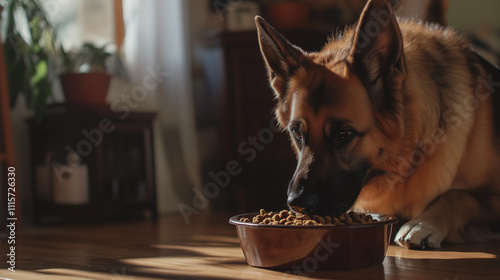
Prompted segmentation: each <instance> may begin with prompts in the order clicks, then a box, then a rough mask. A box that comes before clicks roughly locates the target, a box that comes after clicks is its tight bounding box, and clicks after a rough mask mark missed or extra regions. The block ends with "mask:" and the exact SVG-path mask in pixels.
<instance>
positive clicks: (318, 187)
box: [255, 1, 406, 214]
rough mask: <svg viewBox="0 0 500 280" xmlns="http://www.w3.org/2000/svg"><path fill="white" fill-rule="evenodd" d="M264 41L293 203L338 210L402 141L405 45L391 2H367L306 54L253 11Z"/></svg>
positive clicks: (385, 165) (387, 163) (380, 168)
mask: <svg viewBox="0 0 500 280" xmlns="http://www.w3.org/2000/svg"><path fill="white" fill-rule="evenodd" d="M255 20H256V23H257V29H258V35H259V42H260V48H261V52H262V55H263V57H264V59H265V62H266V65H267V70H268V75H269V80H270V84H271V87H272V88H273V90H274V92H275V97H276V100H277V107H276V112H275V113H276V118H277V119H278V122H279V124H280V126H281V127H282V128H283V129H284V130H286V131H288V133H289V135H290V138H291V142H292V146H293V149H294V150H295V153H296V155H297V159H298V165H297V168H296V171H295V174H294V176H293V178H292V180H291V182H290V185H289V188H288V204H289V206H290V207H291V208H292V209H293V210H295V211H300V212H312V213H318V214H337V213H340V212H344V211H346V210H347V209H349V208H350V207H351V206H352V205H353V203H354V202H355V200H356V199H357V197H358V195H359V193H360V191H361V188H362V187H363V186H364V185H365V184H366V183H367V182H368V181H370V180H371V179H373V177H376V176H381V175H380V174H381V173H383V172H384V171H387V169H388V168H389V167H390V166H392V163H391V162H393V161H395V159H396V158H397V154H398V147H397V146H398V143H401V141H402V139H401V138H402V132H403V131H402V130H403V127H402V121H401V115H402V112H401V111H402V109H401V103H402V100H401V98H402V97H401V96H402V95H401V90H402V86H403V82H404V79H405V76H406V70H405V62H404V54H403V43H402V37H401V32H400V30H399V27H398V24H397V22H396V19H395V17H394V15H393V13H392V11H391V8H390V6H389V4H388V3H387V2H386V1H369V2H368V3H367V5H366V7H365V9H364V11H363V13H362V15H361V17H360V20H359V22H358V24H357V25H356V26H355V27H354V28H352V29H347V30H345V32H344V34H343V35H342V36H337V37H336V38H333V39H332V40H331V42H329V43H328V44H327V45H326V46H325V47H324V48H323V49H322V50H321V51H320V52H318V53H305V52H304V51H302V50H301V49H300V48H298V47H296V46H294V45H292V44H290V43H289V42H288V41H287V40H286V39H284V38H283V36H282V35H281V34H279V33H278V32H276V31H275V30H274V29H273V28H272V27H271V26H269V25H268V24H267V23H266V22H265V21H264V20H263V19H262V18H260V17H256V19H255Z"/></svg>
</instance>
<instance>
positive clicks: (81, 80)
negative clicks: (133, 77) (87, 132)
mask: <svg viewBox="0 0 500 280" xmlns="http://www.w3.org/2000/svg"><path fill="white" fill-rule="evenodd" d="M106 47H107V45H104V46H101V47H97V46H95V45H94V44H93V43H84V44H83V45H82V46H81V47H80V48H79V49H78V50H76V51H73V52H69V53H67V52H65V51H64V48H63V47H62V46H61V54H62V58H63V65H64V70H63V73H62V74H61V75H60V78H61V85H62V88H63V92H64V95H65V97H66V103H71V104H75V103H76V104H87V105H106V104H107V103H106V95H107V93H108V89H109V84H110V81H111V74H112V73H116V74H119V75H122V76H123V75H124V74H123V73H125V71H124V67H123V64H122V62H121V59H120V57H119V56H118V55H117V54H115V53H111V52H108V51H106Z"/></svg>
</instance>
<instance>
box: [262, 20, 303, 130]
mask: <svg viewBox="0 0 500 280" xmlns="http://www.w3.org/2000/svg"><path fill="white" fill-rule="evenodd" d="M255 24H256V25H257V31H258V35H259V45H260V51H261V52H262V56H263V57H264V60H265V61H266V65H267V73H268V76H269V81H270V84H271V87H272V88H273V90H274V93H275V95H276V99H277V101H278V104H277V105H278V106H277V107H276V112H275V113H276V118H277V119H278V123H279V126H280V127H281V128H282V129H284V128H285V127H286V125H287V122H288V121H289V119H290V106H291V104H290V99H289V98H287V96H286V94H287V83H288V79H289V77H290V76H292V75H293V73H294V72H295V70H296V69H298V68H299V66H300V64H301V60H302V59H303V58H304V52H303V51H302V50H301V49H300V48H298V47H296V46H294V45H292V44H290V43H289V42H288V41H287V40H286V39H285V38H284V37H283V36H282V35H281V34H279V33H278V32H277V31H276V30H274V28H272V27H271V26H270V25H269V24H267V22H266V21H265V20H264V19H263V18H261V17H259V16H257V17H255Z"/></svg>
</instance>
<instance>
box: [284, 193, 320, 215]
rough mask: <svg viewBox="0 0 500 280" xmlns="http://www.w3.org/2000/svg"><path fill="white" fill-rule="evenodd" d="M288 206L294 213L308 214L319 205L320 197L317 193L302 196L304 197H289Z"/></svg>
mask: <svg viewBox="0 0 500 280" xmlns="http://www.w3.org/2000/svg"><path fill="white" fill-rule="evenodd" d="M287 202H288V206H289V207H290V208H291V209H292V210H293V211H294V212H306V211H311V210H313V209H314V207H315V206H316V205H317V204H318V195H317V194H315V193H311V194H305V195H304V194H302V195H298V196H295V195H293V194H292V195H289V196H288V201H287Z"/></svg>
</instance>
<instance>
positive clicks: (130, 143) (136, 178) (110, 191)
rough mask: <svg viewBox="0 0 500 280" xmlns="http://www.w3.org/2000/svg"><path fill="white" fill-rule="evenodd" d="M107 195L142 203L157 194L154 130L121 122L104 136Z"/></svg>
mask: <svg viewBox="0 0 500 280" xmlns="http://www.w3.org/2000/svg"><path fill="white" fill-rule="evenodd" d="M102 156H103V158H102V164H103V168H102V170H103V174H102V176H103V178H104V199H105V200H106V201H115V202H121V203H140V202H146V201H150V200H151V199H152V197H153V188H154V187H153V178H152V177H153V175H152V168H153V166H152V157H151V131H150V129H149V128H147V127H144V126H142V125H133V124H117V125H116V129H115V130H114V131H113V132H112V133H109V134H106V135H104V137H103V152H102Z"/></svg>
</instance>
